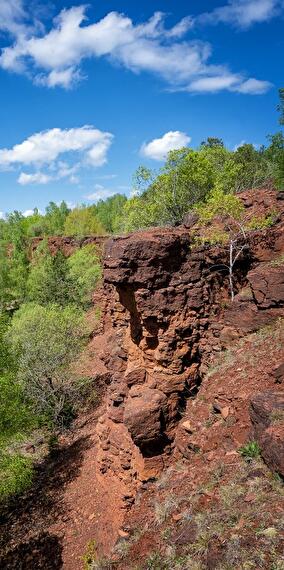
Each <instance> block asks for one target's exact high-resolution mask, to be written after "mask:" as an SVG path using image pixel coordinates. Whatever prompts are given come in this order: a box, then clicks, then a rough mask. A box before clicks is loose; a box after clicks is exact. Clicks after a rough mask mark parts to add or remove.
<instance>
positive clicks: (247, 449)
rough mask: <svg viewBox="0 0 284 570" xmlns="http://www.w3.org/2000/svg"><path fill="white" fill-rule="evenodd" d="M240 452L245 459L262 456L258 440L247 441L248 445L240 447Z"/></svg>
mask: <svg viewBox="0 0 284 570" xmlns="http://www.w3.org/2000/svg"><path fill="white" fill-rule="evenodd" d="M239 453H240V455H241V456H242V457H244V458H245V459H254V458H255V457H259V456H260V453H261V449H260V447H259V445H258V443H257V441H250V442H248V443H246V445H243V446H242V447H240V449H239Z"/></svg>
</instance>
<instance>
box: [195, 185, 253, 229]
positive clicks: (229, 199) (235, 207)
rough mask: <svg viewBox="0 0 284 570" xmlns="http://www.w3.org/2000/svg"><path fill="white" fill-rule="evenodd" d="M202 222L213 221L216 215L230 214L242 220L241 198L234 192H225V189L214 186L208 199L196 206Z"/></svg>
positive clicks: (235, 218)
mask: <svg viewBox="0 0 284 570" xmlns="http://www.w3.org/2000/svg"><path fill="white" fill-rule="evenodd" d="M195 209H196V211H197V213H198V214H199V217H200V222H201V223H208V222H211V221H212V220H213V219H214V218H215V217H216V216H230V217H232V218H233V219H234V220H240V219H241V217H242V215H243V213H244V206H243V204H242V202H241V200H240V199H239V198H238V197H237V196H234V195H233V194H225V193H224V191H223V190H220V189H219V188H214V190H212V192H210V194H209V196H208V198H207V200H206V201H205V202H204V203H200V204H198V205H197V206H196V208H195Z"/></svg>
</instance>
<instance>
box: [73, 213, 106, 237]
mask: <svg viewBox="0 0 284 570" xmlns="http://www.w3.org/2000/svg"><path fill="white" fill-rule="evenodd" d="M104 233H105V229H104V227H103V226H102V224H101V222H100V221H99V220H98V218H97V217H96V215H95V214H94V213H93V212H92V210H91V209H90V208H75V209H74V210H72V211H71V212H70V213H69V214H68V216H67V218H66V221H65V225H64V234H65V235H67V236H78V237H83V236H87V235H93V234H94V235H97V234H104Z"/></svg>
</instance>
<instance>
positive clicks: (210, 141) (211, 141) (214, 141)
mask: <svg viewBox="0 0 284 570" xmlns="http://www.w3.org/2000/svg"><path fill="white" fill-rule="evenodd" d="M200 146H201V148H202V147H203V148H220V147H224V142H223V141H222V139H219V138H218V137H207V139H206V141H202V143H201V145H200Z"/></svg>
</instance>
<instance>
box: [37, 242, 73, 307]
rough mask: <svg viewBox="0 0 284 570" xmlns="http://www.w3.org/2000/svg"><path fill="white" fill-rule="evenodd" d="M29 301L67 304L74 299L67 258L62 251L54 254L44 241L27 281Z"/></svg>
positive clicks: (44, 303)
mask: <svg viewBox="0 0 284 570" xmlns="http://www.w3.org/2000/svg"><path fill="white" fill-rule="evenodd" d="M27 296H28V300H29V301H33V302H35V303H39V304H40V305H47V304H49V303H57V304H59V305H61V306H63V307H64V306H65V305H67V304H68V303H70V301H72V300H73V296H74V295H73V290H72V283H71V281H70V280H69V279H68V267H67V262H66V259H65V257H64V255H63V253H62V252H61V251H58V252H57V253H56V255H54V256H52V255H51V253H50V252H49V249H48V245H47V243H46V242H45V241H44V242H43V243H42V244H41V245H40V246H39V247H38V249H37V251H36V254H35V257H34V259H33V261H32V264H31V269H30V273H29V277H28V282H27Z"/></svg>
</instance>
